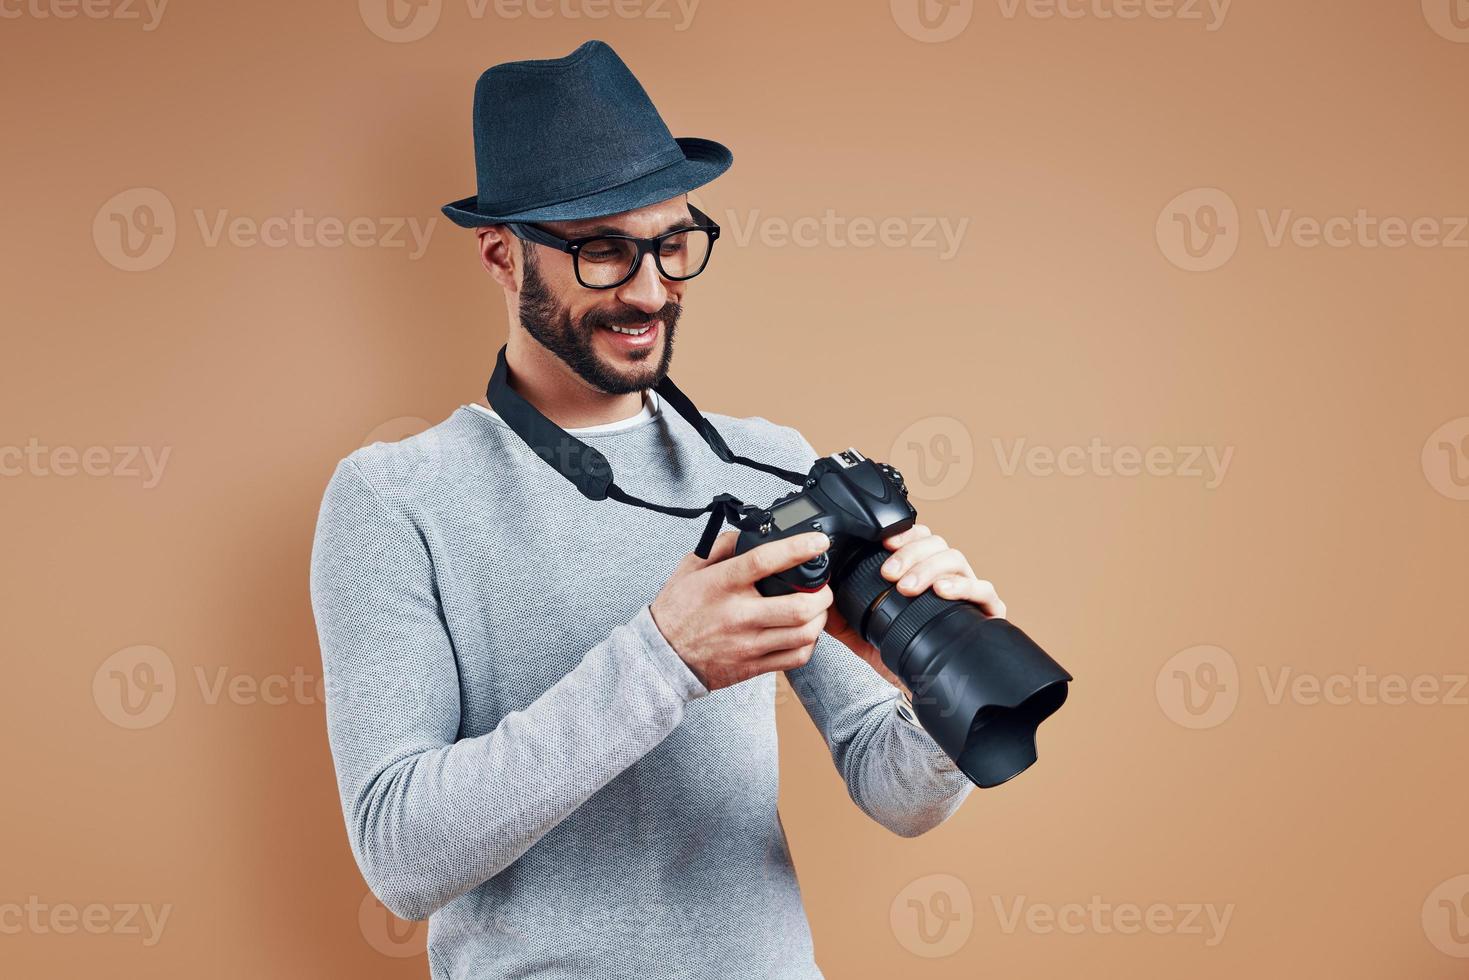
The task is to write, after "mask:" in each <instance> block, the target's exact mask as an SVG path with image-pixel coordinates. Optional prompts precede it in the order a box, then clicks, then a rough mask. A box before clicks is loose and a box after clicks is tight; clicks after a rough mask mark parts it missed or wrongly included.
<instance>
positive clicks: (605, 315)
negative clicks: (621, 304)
mask: <svg viewBox="0 0 1469 980" xmlns="http://www.w3.org/2000/svg"><path fill="white" fill-rule="evenodd" d="M682 312H683V304H681V303H675V302H672V301H670V302H668V303H665V304H664V305H663V308H662V309H661V310H659V311H658V312H657V313H653V314H651V315H650V314H647V313H644V312H643V311H642V310H634V309H625V310H620V311H615V312H614V311H611V310H593V311H591V312H590V313H588V314H587V315H586V316H584V317H582V319H581V322H582V326H584V327H586V328H587V329H595V328H596V327H640V326H642V325H644V324H646V323H652V322H653V321H654V320H661V321H662V322H663V323H664V325H666V326H671V325H673V324H674V323H676V322H677V321H678V317H679V314H681V313H682Z"/></svg>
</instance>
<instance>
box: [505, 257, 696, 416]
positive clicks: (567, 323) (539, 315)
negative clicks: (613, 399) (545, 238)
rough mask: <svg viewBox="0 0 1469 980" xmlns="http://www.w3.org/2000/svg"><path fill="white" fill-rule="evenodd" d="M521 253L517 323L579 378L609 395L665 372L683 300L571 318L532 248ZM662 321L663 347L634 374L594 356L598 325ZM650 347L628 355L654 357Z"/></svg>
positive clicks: (658, 377)
mask: <svg viewBox="0 0 1469 980" xmlns="http://www.w3.org/2000/svg"><path fill="white" fill-rule="evenodd" d="M524 254H525V257H526V259H525V276H524V279H523V281H522V283H521V287H520V325H521V326H522V327H524V328H525V330H526V333H528V334H530V335H531V336H532V337H534V338H535V339H536V342H537V343H539V344H540V345H541V346H542V347H544V348H546V350H548V351H550V352H551V353H552V354H555V355H556V356H557V357H558V358H560V359H561V360H562V362H564V363H565V364H566V366H567V367H569V368H571V370H572V371H574V372H576V375H577V377H579V378H581V379H582V380H583V381H585V382H586V383H587V384H589V385H591V386H592V387H593V388H596V389H597V390H598V391H603V392H606V393H607V394H609V395H626V394H630V393H632V392H634V391H642V390H643V389H645V388H652V387H654V386H655V385H657V384H658V382H660V381H662V380H663V379H664V377H665V376H667V374H668V365H669V364H670V363H671V362H672V361H673V334H674V330H675V329H676V327H677V325H678V318H679V314H681V313H682V312H683V307H682V305H680V304H678V303H675V302H673V301H672V300H670V301H669V302H668V303H667V304H666V305H665V306H664V307H663V309H661V310H659V311H658V312H657V313H655V314H652V315H649V314H647V313H644V312H642V311H641V310H635V309H632V308H631V307H625V306H624V307H621V308H620V309H616V310H605V309H593V310H590V311H588V312H587V313H585V314H583V315H582V317H581V319H580V320H579V321H577V322H576V323H572V320H571V313H570V311H568V310H567V309H566V307H564V306H562V305H561V304H560V303H559V302H557V300H556V297H555V296H554V295H552V293H551V290H550V288H549V287H548V286H547V285H546V281H545V280H544V279H542V278H541V274H540V270H539V269H538V268H537V262H536V260H535V259H534V258H532V256H533V255H534V254H535V253H534V252H533V251H531V250H529V249H527V250H526V252H525V253H524ZM655 319H656V320H658V321H660V327H659V329H660V330H661V332H662V334H663V336H662V341H663V344H662V347H663V352H662V354H661V355H660V356H659V358H658V363H657V364H656V365H652V366H650V367H648V368H647V369H646V370H642V371H637V372H635V373H634V374H633V375H631V376H629V375H624V374H623V373H621V372H620V371H618V370H616V369H615V368H613V367H612V366H610V365H609V364H607V363H606V362H605V361H604V360H602V358H601V357H599V356H598V355H597V350H596V341H595V338H596V335H597V330H599V329H600V328H602V327H610V326H620V327H632V326H639V325H641V324H644V323H647V322H649V321H650V320H655ZM652 353H653V352H652V349H651V348H650V349H649V350H647V351H636V352H634V353H633V354H632V355H631V356H632V357H633V358H634V360H636V361H638V362H639V363H641V362H644V361H647V360H649V359H650V358H651V357H652Z"/></svg>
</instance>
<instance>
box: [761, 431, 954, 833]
mask: <svg viewBox="0 0 1469 980" xmlns="http://www.w3.org/2000/svg"><path fill="white" fill-rule="evenodd" d="M786 431H787V432H788V433H790V435H791V436H792V437H793V438H794V439H795V440H796V441H797V442H798V443H799V447H800V448H799V450H798V452H797V454H796V457H797V458H796V461H795V465H794V466H793V467H792V468H794V469H799V470H802V471H805V470H807V469H809V468H810V466H811V464H812V463H813V462H815V460H816V450H815V449H813V448H812V447H811V444H810V443H809V442H807V441H806V439H805V437H804V436H802V435H801V434H800V433H799V432H797V431H796V430H795V429H789V428H788V429H787V430H786ZM786 678H787V679H788V680H789V681H790V683H791V687H792V688H793V689H794V690H795V692H796V696H797V697H798V698H799V699H800V701H801V704H802V706H804V707H805V709H806V713H807V714H808V715H810V716H811V720H812V721H813V722H815V723H816V727H817V728H818V729H820V731H821V734H822V736H823V737H824V738H825V739H826V744H827V747H828V748H829V749H830V751H831V757H832V761H833V762H835V764H836V768H837V772H839V773H840V774H841V776H842V779H843V781H845V782H846V784H847V793H848V795H850V796H851V798H852V802H854V803H856V804H857V806H859V807H860V808H861V809H862V811H863V812H864V813H866V814H867V815H868V816H870V817H871V818H872V819H873V820H876V821H877V822H878V823H880V824H882V825H883V826H884V827H886V828H887V829H889V830H891V831H892V832H893V833H895V834H898V835H900V836H903V837H916V836H918V835H919V834H923V833H926V832H927V831H929V830H932V829H933V828H934V827H937V826H938V825H939V824H941V823H943V822H944V821H945V820H947V819H948V818H949V817H950V815H952V814H953V813H954V811H956V810H958V809H959V806H960V804H962V803H963V802H964V800H965V799H966V798H967V797H968V796H969V793H970V791H971V790H973V789H974V784H973V783H971V782H970V781H969V779H968V777H966V776H965V775H964V773H962V772H961V771H960V770H959V767H958V766H956V765H954V763H953V761H952V760H951V759H949V757H948V756H947V755H945V754H944V751H943V749H941V748H939V745H938V743H937V742H935V741H934V740H933V737H932V736H930V735H929V734H928V733H927V732H926V731H924V730H923V728H922V727H921V726H919V725H918V724H917V723H916V722H914V721H909V720H908V719H906V718H904V717H903V715H902V713H900V711H899V707H900V706H901V705H902V704H903V701H904V699H903V694H902V692H901V691H899V690H898V689H897V688H896V687H894V686H893V685H892V684H890V683H888V681H887V680H886V679H884V678H883V677H882V675H880V674H879V673H878V672H877V671H875V670H873V669H872V668H871V667H870V666H869V665H868V664H866V663H865V662H864V661H863V660H862V658H860V657H858V656H857V655H856V654H855V653H853V652H852V651H851V650H849V649H847V646H846V644H844V643H842V641H841V640H838V639H837V638H836V637H834V636H832V635H830V634H829V633H825V632H823V633H822V634H821V636H820V637H818V638H817V641H816V646H815V649H814V650H813V652H812V654H811V659H810V660H809V661H807V663H806V664H805V665H804V666H802V667H799V668H797V669H795V670H790V671H787V672H786Z"/></svg>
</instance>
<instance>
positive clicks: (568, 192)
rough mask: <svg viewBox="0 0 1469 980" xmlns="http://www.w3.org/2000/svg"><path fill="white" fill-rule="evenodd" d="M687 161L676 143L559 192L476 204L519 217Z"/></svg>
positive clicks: (491, 211)
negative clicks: (524, 212) (518, 215)
mask: <svg viewBox="0 0 1469 980" xmlns="http://www.w3.org/2000/svg"><path fill="white" fill-rule="evenodd" d="M685 159H687V158H686V157H685V156H684V151H683V147H681V146H679V145H678V144H677V143H674V144H673V146H671V147H669V148H667V149H664V150H660V151H658V152H657V153H656V154H654V155H653V156H650V157H644V158H643V159H641V160H638V161H635V162H633V163H630V164H625V165H624V166H621V167H619V168H617V169H616V170H611V171H608V172H607V173H604V174H599V175H597V176H596V177H591V178H589V179H587V180H583V181H580V182H578V183H575V184H571V185H568V186H565V187H561V188H559V189H558V190H555V191H550V192H546V193H542V194H540V195H537V196H536V197H521V198H513V199H511V200H509V201H495V202H487V201H486V200H485V199H484V197H483V196H482V195H480V196H476V197H475V204H476V206H477V207H478V208H479V209H480V211H482V212H484V213H485V214H515V213H517V212H520V211H529V210H531V209H532V208H538V207H542V206H545V205H549V204H562V203H564V202H566V201H574V200H576V199H577V198H579V197H586V196H587V195H589V194H595V193H598V192H599V191H610V190H612V189H613V188H616V187H621V186H622V185H623V184H630V183H632V182H633V181H635V180H640V179H642V178H643V177H646V176H648V175H649V174H654V173H657V172H658V171H660V170H666V169H668V168H669V167H671V166H673V165H674V164H676V163H682V162H683V161H684V160H685Z"/></svg>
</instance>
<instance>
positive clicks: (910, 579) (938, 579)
mask: <svg viewBox="0 0 1469 980" xmlns="http://www.w3.org/2000/svg"><path fill="white" fill-rule="evenodd" d="M882 544H883V547H885V548H887V549H888V550H890V551H892V553H893V554H892V555H891V557H889V558H888V560H887V561H886V562H884V563H883V566H882V577H883V578H885V579H887V580H888V581H889V582H897V583H898V585H897V590H898V592H899V594H901V595H905V596H916V595H921V594H922V593H923V592H924V590H926V589H928V588H930V587H932V588H933V590H934V592H936V593H937V594H938V596H939V597H940V598H942V599H962V600H967V601H969V602H972V603H974V604H975V605H977V606H979V608H980V610H981V611H982V612H983V613H984V614H985V615H986V616H991V617H996V618H1000V619H1003V618H1004V616H1005V604H1004V603H1003V602H1001V601H1000V596H999V594H998V593H996V592H995V587H994V586H993V585H992V584H990V583H989V582H986V581H985V580H984V579H982V578H979V577H978V576H976V575H975V574H974V569H972V568H970V567H969V560H968V559H967V558H965V557H964V555H963V554H961V553H960V552H959V551H958V550H957V549H955V548H950V547H949V544H948V542H947V541H945V540H944V539H943V538H941V537H939V536H938V535H937V534H934V533H933V532H932V531H930V530H929V529H928V526H927V525H924V524H914V525H913V526H912V527H910V528H909V529H908V530H906V531H904V532H902V533H901V534H895V535H893V536H892V537H889V538H885V539H884V540H883V542H882ZM826 631H827V632H828V633H830V634H831V635H832V636H835V637H836V638H837V639H839V640H841V641H842V642H843V643H845V644H846V645H847V646H848V647H850V648H851V649H852V651H853V652H855V653H856V654H857V655H858V656H859V657H861V658H862V659H863V660H865V661H867V662H868V663H869V664H871V665H872V668H873V669H874V670H876V671H877V672H878V673H879V674H881V675H882V676H883V677H885V678H887V680H888V682H889V683H890V684H892V685H894V686H895V687H897V688H898V689H899V690H903V691H907V690H908V688H907V686H906V685H905V684H904V683H903V682H902V681H901V680H900V679H899V678H898V677H897V676H896V675H895V674H894V673H893V672H892V671H890V670H888V669H887V666H886V665H885V664H883V662H882V656H881V655H880V654H879V653H878V650H877V647H875V646H873V645H872V644H870V643H868V642H867V641H866V640H864V639H862V636H861V634H859V633H858V632H857V631H856V630H855V629H853V628H852V627H851V626H849V625H848V624H847V623H846V621H845V620H843V619H842V616H841V614H840V613H838V612H837V611H836V610H835V609H833V610H832V611H831V616H830V618H829V619H828V620H827V630H826Z"/></svg>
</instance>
